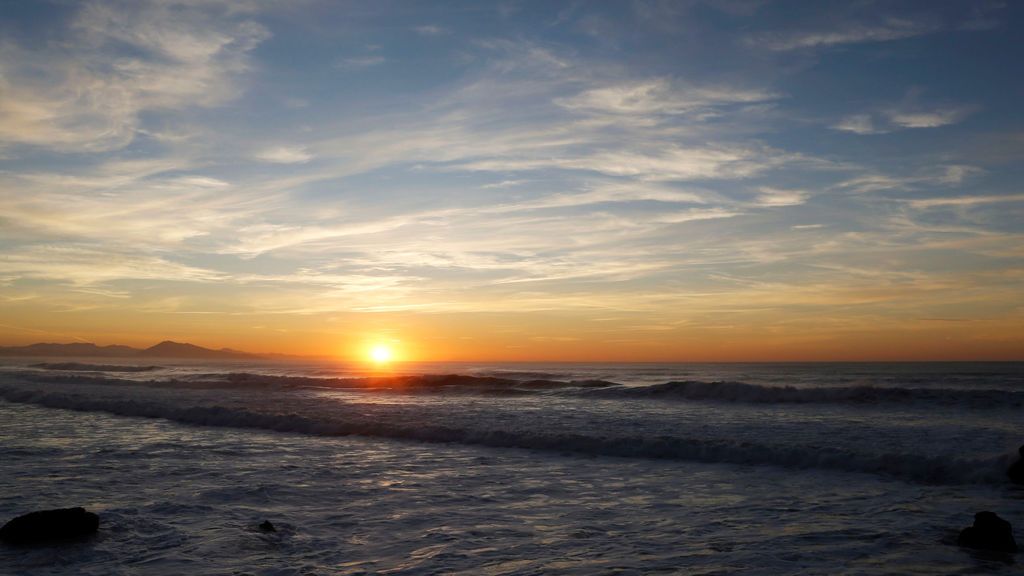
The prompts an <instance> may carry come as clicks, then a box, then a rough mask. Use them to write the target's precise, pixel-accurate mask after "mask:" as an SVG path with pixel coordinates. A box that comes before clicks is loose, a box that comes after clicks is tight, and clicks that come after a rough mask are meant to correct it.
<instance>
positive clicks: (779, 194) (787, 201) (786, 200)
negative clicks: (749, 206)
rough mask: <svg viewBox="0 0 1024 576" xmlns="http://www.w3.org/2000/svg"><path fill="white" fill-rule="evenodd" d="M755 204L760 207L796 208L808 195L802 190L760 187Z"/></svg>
mask: <svg viewBox="0 0 1024 576" xmlns="http://www.w3.org/2000/svg"><path fill="white" fill-rule="evenodd" d="M758 191H759V192H760V193H759V194H758V195H757V200H756V201H757V204H758V205H760V206H768V207H775V206H798V205H800V204H803V203H804V202H806V201H807V197H808V196H809V194H808V193H807V192H806V191H804V190H782V189H779V188H771V187H768V186H762V187H760V188H758Z"/></svg>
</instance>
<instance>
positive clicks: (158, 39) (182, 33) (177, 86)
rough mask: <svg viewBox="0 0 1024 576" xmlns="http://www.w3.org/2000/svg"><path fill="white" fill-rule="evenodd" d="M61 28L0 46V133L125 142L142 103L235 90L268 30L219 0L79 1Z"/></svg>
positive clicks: (77, 145) (158, 104)
mask: <svg viewBox="0 0 1024 576" xmlns="http://www.w3.org/2000/svg"><path fill="white" fill-rule="evenodd" d="M67 36H68V37H69V41H68V42H67V43H53V44H50V45H48V46H46V47H45V48H44V49H42V50H37V49H34V50H32V51H27V50H24V49H22V48H19V47H18V46H17V45H15V44H6V45H5V46H4V47H3V49H0V143H8V144H28V145H33V146H41V147H46V148H52V149H57V150H62V151H105V150H113V149H118V148H121V147H123V146H125V145H127V144H128V143H129V142H131V141H132V139H133V138H134V136H135V134H136V132H137V131H138V130H139V129H140V115H141V114H142V113H143V112H145V111H151V110H168V109H182V108H187V107H191V106H216V105H219V104H222V103H224V102H225V101H227V100H229V99H231V98H233V97H234V96H235V95H236V94H237V88H236V86H235V83H234V80H235V78H237V77H238V76H239V75H240V74H242V73H244V72H245V71H246V70H247V69H248V67H249V64H248V53H249V52H250V51H251V50H252V49H253V48H255V46H256V45H257V44H259V43H260V42H261V41H263V40H264V39H265V38H267V37H268V36H269V33H268V32H267V31H266V30H265V29H264V28H263V27H262V26H260V25H259V24H256V23H255V22H252V21H248V20H244V19H239V18H238V15H237V14H236V13H235V12H233V11H232V10H229V9H228V8H226V7H224V6H223V5H218V4H216V3H209V4H195V5H193V4H180V5H175V4H172V3H151V2H137V3H136V2H133V3H124V4H116V5H112V4H99V3H91V4H85V5H83V7H82V9H81V10H80V12H79V13H78V14H77V15H76V17H75V19H74V20H73V22H72V23H71V26H70V30H69V31H68V32H67ZM69 46H72V47H73V48H69Z"/></svg>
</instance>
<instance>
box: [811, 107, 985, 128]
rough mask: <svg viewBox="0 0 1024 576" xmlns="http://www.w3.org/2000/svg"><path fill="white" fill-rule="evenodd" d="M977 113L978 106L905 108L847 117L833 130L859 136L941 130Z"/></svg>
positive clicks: (837, 123) (834, 126) (836, 124)
mask: <svg viewBox="0 0 1024 576" xmlns="http://www.w3.org/2000/svg"><path fill="white" fill-rule="evenodd" d="M976 111H977V108H976V107H974V106H920V105H912V106H902V107H896V108H890V109H887V110H882V111H879V112H875V113H864V114H854V115H851V116H847V117H845V118H842V119H841V120H839V121H838V122H836V123H835V124H833V125H832V126H831V128H832V129H833V130H839V131H842V132H852V133H854V134H859V135H869V134H886V133H889V132H895V131H897V130H906V129H921V128H941V127H943V126H950V125H953V124H957V123H959V122H962V121H963V120H964V119H966V118H967V117H968V116H970V115H971V114H972V113H974V112H976Z"/></svg>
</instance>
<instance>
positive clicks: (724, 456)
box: [0, 386, 1010, 484]
mask: <svg viewBox="0 0 1024 576" xmlns="http://www.w3.org/2000/svg"><path fill="white" fill-rule="evenodd" d="M0 399H4V400H7V401H9V402H16V403H25V404H35V405H39V406H45V407H49V408H59V409H66V410H75V411H83V412H105V413H109V414H114V415H118V416H132V417H144V418H159V419H165V420H170V421H174V422H179V423H184V424H191V425H199V426H218V427H234V428H254V429H260V430H270V431H277V432H290V433H299V434H308V435H317V436H351V435H354V436H367V437H376V438H390V439H401V440H413V441H420V442H429V443H458V444H467V445H479V446H488V447H496V448H523V449H532V450H541V451H550V452H558V453H576V454H586V455H594V456H613V457H628V458H650V459H668V460H679V461H694V462H705V463H730V464H746V465H773V466H782V467H788V468H799V469H824V470H838V471H846V472H861V473H872V474H881V475H885V476H892V477H895V478H899V479H903V480H909V481H914V482H921V483H929V484H972V483H986V484H1000V483H1003V482H1005V473H1004V470H1005V468H1006V465H1007V464H1008V462H1009V459H1010V456H1008V455H1004V456H1000V457H995V458H988V459H979V458H949V457H937V456H922V455H917V454H906V453H870V454H867V453H860V452H856V451H852V450H848V449H842V448H832V447H826V446H810V445H772V444H769V443H764V442H751V441H730V440H726V439H714V438H700V437H687V436H675V435H670V434H651V435H643V434H635V435H608V434H607V433H606V431H602V430H593V431H589V430H576V431H568V430H564V429H550V428H545V427H527V428H507V427H504V428H496V427H494V426H489V425H488V424H489V421H488V420H487V419H481V420H479V421H473V422H472V423H468V424H465V423H464V424H461V425H453V424H446V423H432V422H430V421H423V420H422V419H416V418H414V419H411V420H410V419H409V418H407V417H405V416H403V415H401V414H384V415H382V414H380V413H364V412H361V411H360V410H346V411H344V412H342V413H311V414H297V413H282V412H270V411H263V410H257V409H253V408H250V407H229V406H221V405H215V406H198V405H180V404H178V403H173V402H166V401H161V400H156V399H138V398H136V399H122V398H109V397H106V398H97V397H88V396H84V395H80V394H66V393H62V392H52V391H44V390H38V389H24V388H18V387H5V386H0ZM639 428H642V427H639Z"/></svg>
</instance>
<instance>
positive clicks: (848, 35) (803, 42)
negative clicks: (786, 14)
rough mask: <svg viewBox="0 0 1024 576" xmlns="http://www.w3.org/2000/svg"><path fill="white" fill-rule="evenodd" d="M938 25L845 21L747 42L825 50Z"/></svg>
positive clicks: (908, 20) (902, 35) (898, 36)
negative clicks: (833, 25) (832, 26)
mask: <svg viewBox="0 0 1024 576" xmlns="http://www.w3.org/2000/svg"><path fill="white" fill-rule="evenodd" d="M940 29H941V26H940V25H939V23H937V22H934V21H929V20H928V19H912V18H886V19H883V20H882V21H880V22H874V23H871V22H847V23H843V24H841V25H839V26H837V27H834V28H829V29H819V30H789V31H773V32H762V33H758V34H755V35H753V36H751V37H749V38H748V39H747V42H748V43H749V44H750V45H752V46H756V47H759V48H767V49H768V50H774V51H778V52H785V51H791V50H801V49H813V48H828V47H832V46H841V45H845V44H860V43H864V42H889V41H893V40H900V39H903V38H911V37H914V36H921V35H924V34H930V33H933V32H937V31H938V30H940Z"/></svg>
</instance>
